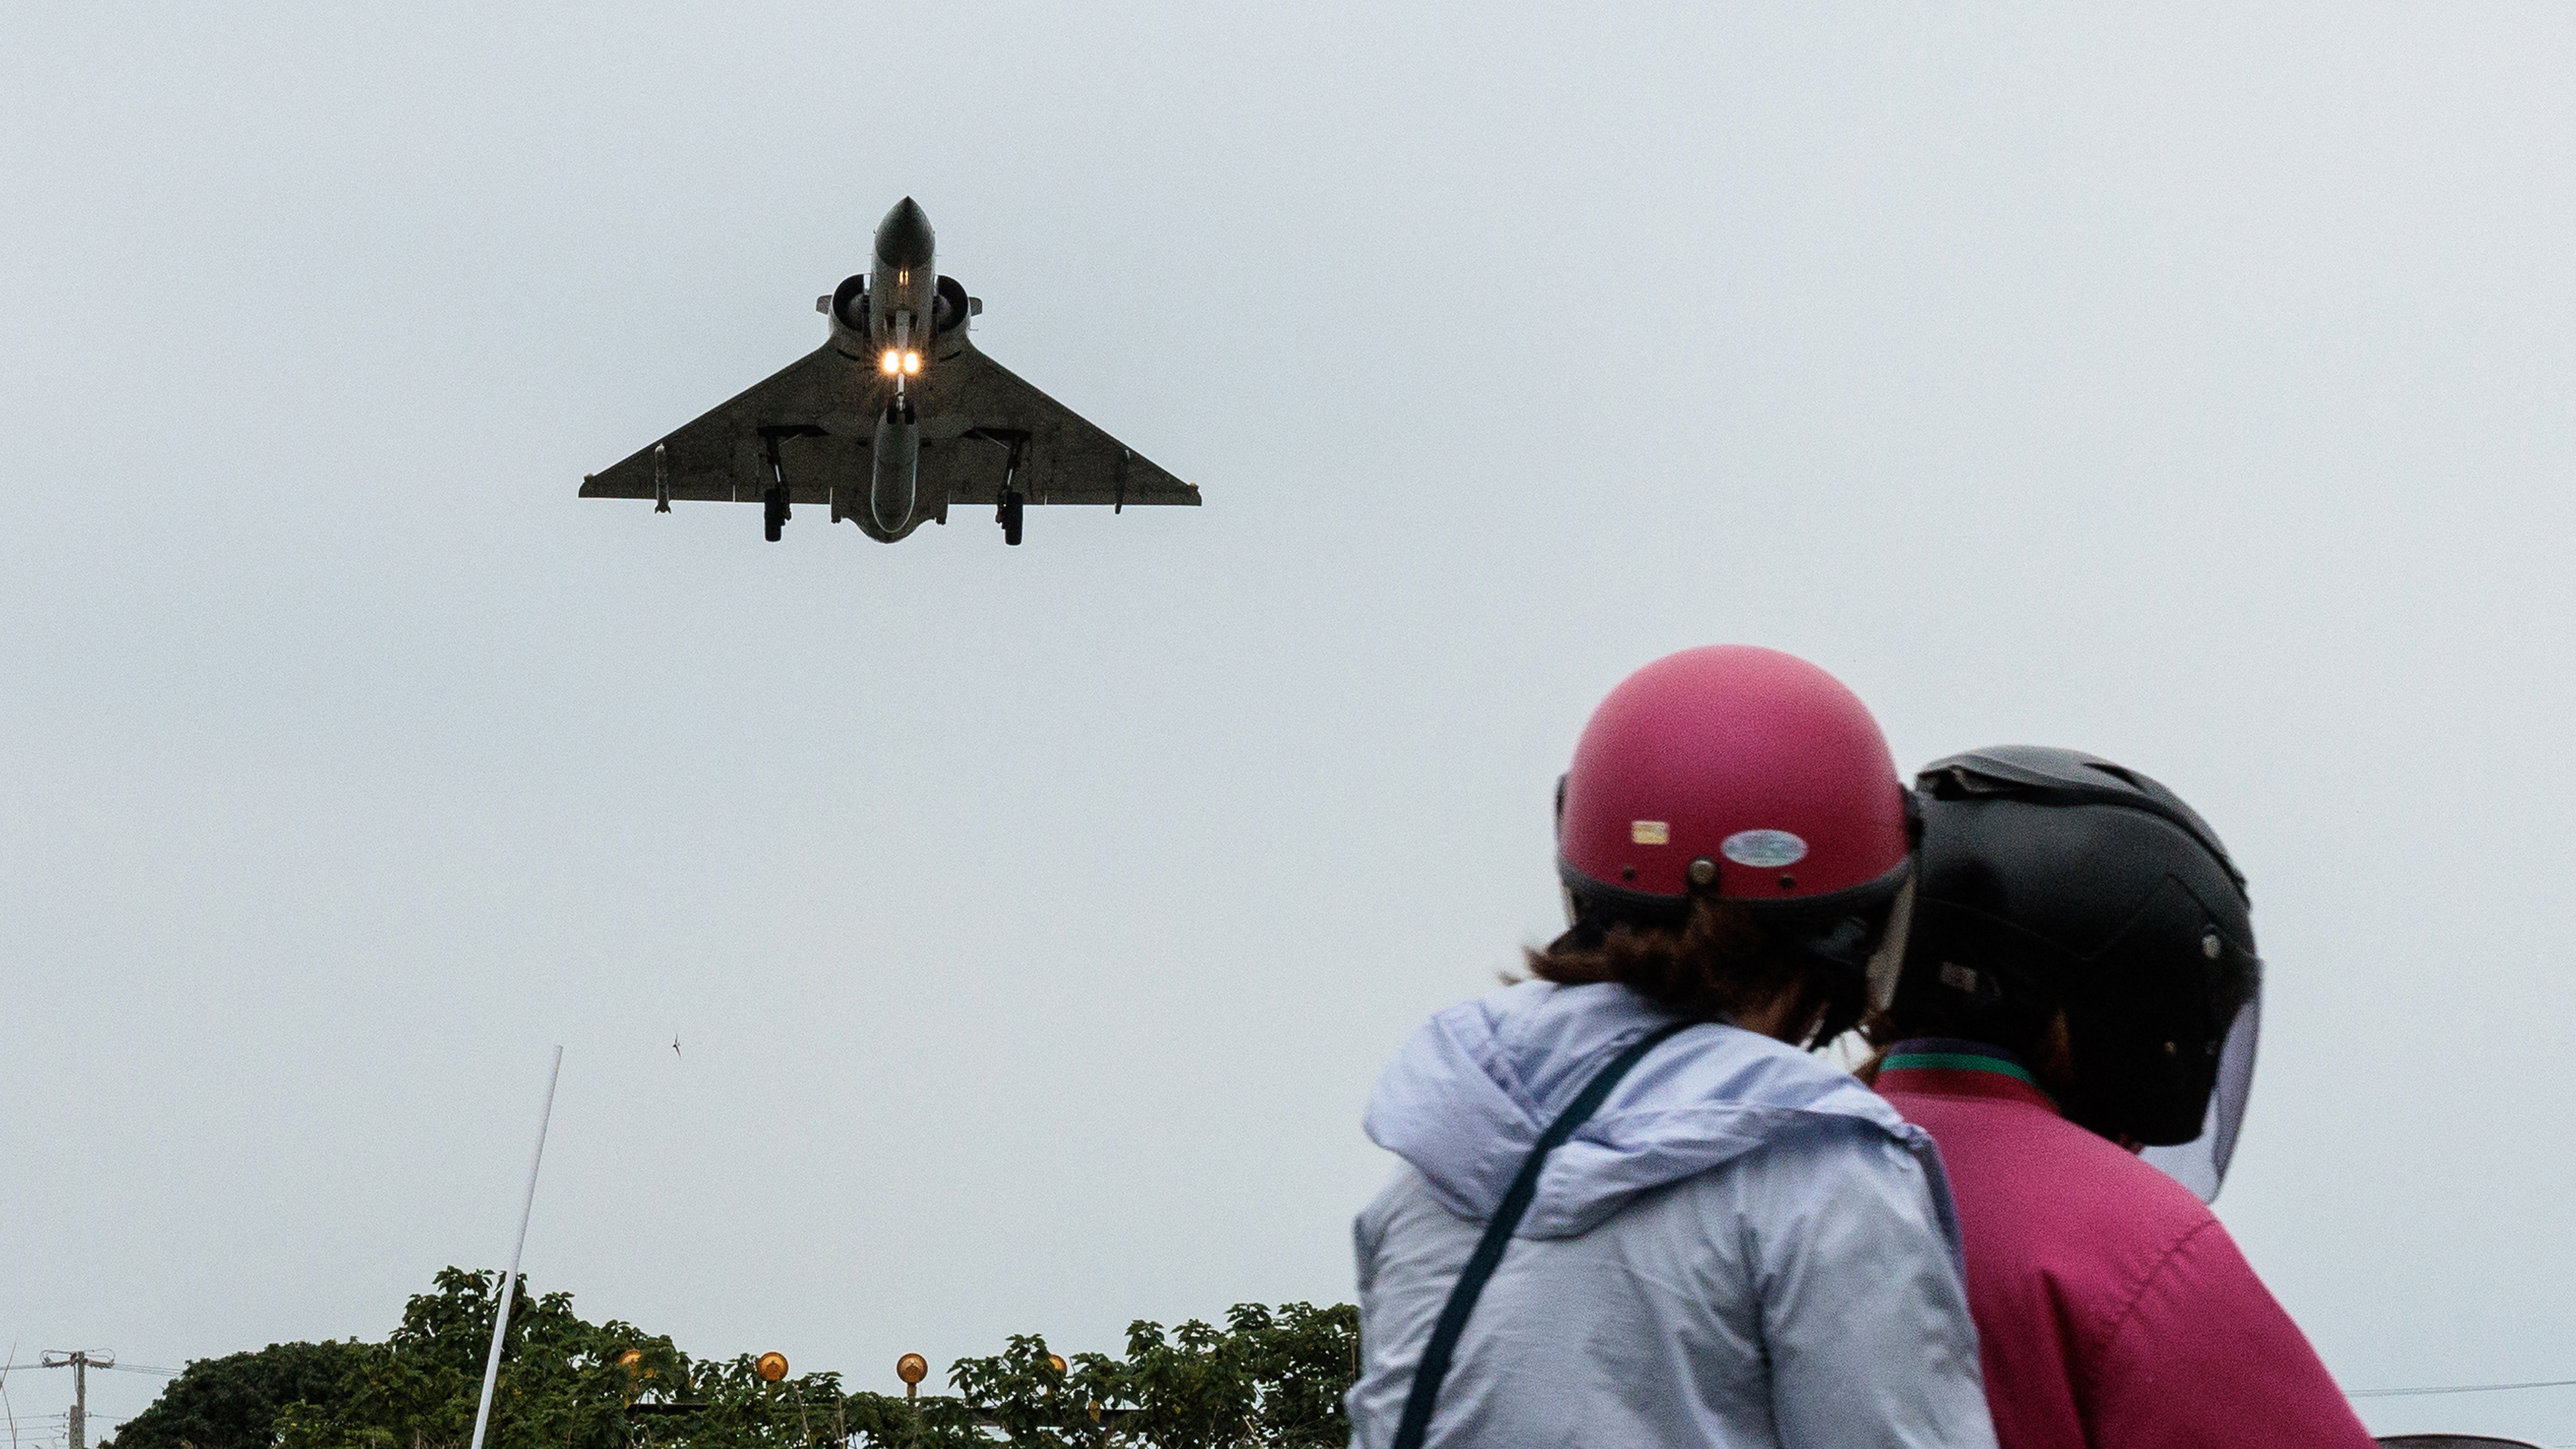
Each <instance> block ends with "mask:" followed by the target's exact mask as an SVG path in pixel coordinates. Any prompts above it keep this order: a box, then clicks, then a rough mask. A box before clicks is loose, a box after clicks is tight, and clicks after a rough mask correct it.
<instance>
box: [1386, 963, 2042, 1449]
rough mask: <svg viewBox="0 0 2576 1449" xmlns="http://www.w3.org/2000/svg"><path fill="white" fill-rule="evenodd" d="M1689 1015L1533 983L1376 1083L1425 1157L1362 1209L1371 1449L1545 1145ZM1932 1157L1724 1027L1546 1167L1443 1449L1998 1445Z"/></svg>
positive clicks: (1436, 1439)
mask: <svg viewBox="0 0 2576 1449" xmlns="http://www.w3.org/2000/svg"><path fill="white" fill-rule="evenodd" d="M1668 1020H1670V1018H1669V1017H1667V1016H1665V1015H1663V1014H1662V1013H1661V1012H1659V1011H1657V1010H1656V1009H1655V1008H1653V1007H1652V1006H1649V1005H1648V1004H1647V1003H1646V1002H1645V1001H1644V1000H1642V999H1641V998H1639V997H1637V996H1636V995H1635V994H1633V993H1631V992H1629V991H1628V990H1627V989H1626V988H1624V987H1620V986H1608V985H1601V986H1571V987H1566V986H1553V985H1549V984H1547V983H1545V982H1527V983H1524V984H1522V985H1519V986H1513V987H1508V988H1505V989H1504V990H1501V991H1497V992H1494V993H1493V994H1491V995H1489V996H1486V997H1484V998H1482V999H1481V1000H1477V1001H1470V1002H1464V1003H1461V1004H1460V1005H1457V1006H1453V1007H1451V1008H1449V1009H1448V1010H1446V1011H1443V1012H1441V1013H1440V1014H1439V1015H1437V1016H1434V1017H1433V1018H1432V1019H1431V1020H1430V1022H1429V1023H1428V1024H1426V1025H1425V1026H1424V1027H1423V1028H1422V1029H1421V1030H1420V1031H1419V1032H1417V1033H1415V1035H1414V1037H1413V1040H1412V1041H1411V1042H1409V1043H1407V1044H1406V1046H1405V1048H1404V1051H1403V1053H1402V1054H1401V1055H1399V1056H1398V1057H1397V1058H1396V1060H1395V1062H1394V1063H1393V1064H1392V1065H1391V1066H1389V1067H1388V1068H1387V1070H1386V1074H1385V1075H1384V1076H1383V1077H1382V1078H1380V1079H1379V1082H1378V1086H1377V1093H1376V1095H1375V1097H1374V1098H1372V1099H1371V1101H1370V1103H1369V1111H1368V1124H1367V1125H1368V1133H1369V1136H1370V1137H1371V1138H1372V1139H1373V1140H1375V1141H1376V1142H1377V1144H1378V1145H1379V1146H1381V1147H1384V1148H1386V1149H1388V1150H1389V1151H1391V1152H1394V1153H1396V1154H1397V1155H1398V1156H1400V1157H1402V1158H1403V1159H1404V1163H1403V1165H1401V1166H1400V1167H1398V1169H1397V1170H1396V1174H1395V1178H1394V1180H1393V1181H1392V1182H1390V1183H1389V1184H1388V1185H1387V1187H1386V1190H1385V1191H1383V1192H1381V1193H1379V1194H1378V1196H1377V1199H1376V1201H1374V1202H1372V1203H1370V1204H1369V1205H1368V1207H1367V1208H1366V1209H1364V1210H1363V1211H1362V1212H1361V1213H1360V1216H1359V1220H1358V1222H1357V1224H1356V1225H1355V1233H1356V1237H1357V1240H1358V1248H1359V1289H1360V1341H1361V1350H1362V1356H1363V1362H1362V1365H1361V1372H1360V1378H1359V1382H1358V1383H1356V1384H1355V1385H1353V1386H1352V1388H1351V1392H1350V1398H1349V1405H1350V1411H1351V1443H1352V1445H1353V1446H1354V1449H1384V1446H1385V1445H1387V1444H1389V1443H1390V1442H1391V1441H1392V1440H1393V1439H1394V1437H1395V1428H1396V1424H1397V1421H1398V1420H1399V1419H1401V1418H1402V1417H1403V1413H1404V1402H1405V1396H1406V1394H1407V1393H1408V1392H1409V1391H1410V1389H1411V1387H1412V1383H1413V1367H1414V1364H1415V1362H1416V1360H1418V1359H1419V1358H1420V1357H1421V1354H1422V1348H1423V1345H1424V1343H1425V1342H1426V1341H1427V1340H1428V1339H1429V1338H1430V1336H1431V1327H1432V1324H1433V1323H1434V1321H1436V1320H1437V1319H1438V1318H1439V1316H1440V1310H1441V1307H1442V1305H1443V1304H1444V1303H1446V1302H1447V1300H1448V1297H1449V1290H1450V1288H1451V1286H1452V1285H1453V1284H1454V1283H1455V1282H1456V1281H1457V1277H1458V1272H1459V1269H1460V1268H1461V1266H1463V1265H1464V1264H1465V1262H1466V1260H1467V1256H1468V1254H1469V1253H1471V1252H1473V1251H1474V1250H1475V1246H1476V1240H1477V1238H1478V1237H1479V1235H1480V1234H1481V1233H1482V1232H1483V1230H1484V1221H1485V1218H1486V1216H1487V1215H1488V1214H1489V1213H1490V1212H1491V1211H1492V1209H1493V1207H1494V1205H1495V1204H1496V1203H1497V1202H1499V1201H1500V1200H1501V1198H1502V1196H1503V1193H1504V1190H1505V1189H1506V1188H1507V1187H1508V1186H1509V1185H1510V1183H1511V1180H1512V1177H1513V1176H1514V1174H1516V1173H1517V1172H1518V1171H1519V1170H1520V1166H1521V1162H1522V1160H1523V1159H1524V1158H1525V1157H1527V1156H1528V1154H1529V1150H1530V1147H1531V1146H1532V1144H1533V1143H1535V1142H1536V1140H1537V1138H1538V1136H1539V1134H1540V1133H1541V1132H1544V1131H1545V1130H1546V1129H1547V1126H1548V1124H1549V1123H1550V1122H1551V1121H1553V1120H1555V1117H1556V1115H1557V1113H1558V1112H1559V1111H1560V1110H1562V1109H1563V1108H1564V1106H1565V1104H1566V1103H1567V1102H1568V1101H1570V1100H1571V1099H1572V1098H1573V1097H1574V1096H1575V1095H1576V1094H1577V1093H1578V1092H1580V1091H1581V1090H1582V1089H1583V1086H1584V1084H1585V1083H1586V1082H1588V1081H1590V1080H1591V1079H1592V1076H1593V1074H1594V1073H1595V1072H1597V1071H1599V1070H1600V1068H1601V1066H1602V1065H1603V1064H1604V1063H1605V1062H1607V1061H1609V1060H1610V1059H1611V1058H1612V1057H1614V1056H1616V1055H1618V1053H1619V1051H1620V1050H1621V1049H1622V1048H1624V1047H1626V1046H1628V1045H1629V1044H1630V1043H1632V1042H1634V1041H1636V1040H1637V1039H1638V1038H1639V1037H1641V1036H1643V1035H1644V1034H1645V1033H1647V1032H1648V1031H1651V1030H1653V1029H1654V1028H1655V1027H1657V1026H1659V1025H1661V1024H1663V1023H1664V1022H1666V1021H1668ZM1958 1254H1959V1234H1958V1227H1957V1224H1956V1222H1955V1221H1954V1220H1953V1218H1952V1216H1951V1209H1950V1194H1949V1189H1948V1187H1947V1185H1946V1184H1945V1183H1944V1181H1943V1179H1942V1176H1941V1160H1940V1157H1939V1155H1938V1153H1937V1152H1936V1151H1935V1150H1934V1149H1933V1146H1932V1142H1931V1139H1930V1138H1929V1137H1927V1136H1926V1135H1924V1133H1923V1132H1922V1131H1921V1130H1920V1129H1918V1128H1916V1127H1913V1126H1911V1125H1909V1124H1907V1123H1906V1122H1904V1121H1903V1120H1902V1119H1900V1118H1899V1117H1898V1116H1897V1115H1896V1113H1895V1111H1894V1110H1892V1109H1891V1108H1889V1106H1888V1105H1887V1104H1886V1103H1885V1102H1883V1101H1881V1100H1880V1099H1879V1098H1878V1096H1877V1095H1876V1094H1875V1093H1873V1092H1871V1091H1870V1090H1869V1089H1868V1088H1866V1087H1864V1086H1862V1085H1861V1084H1860V1083H1859V1082H1858V1081H1856V1080H1854V1079H1853V1078H1852V1077H1851V1076H1850V1075H1848V1074H1846V1073H1844V1072H1840V1071H1837V1070H1835V1069H1834V1068H1833V1067H1831V1066H1829V1065H1827V1064H1826V1063H1824V1062H1822V1061H1820V1060H1818V1059H1816V1058H1815V1057H1814V1056H1811V1055H1809V1054H1808V1053H1805V1052H1802V1051H1799V1050H1797V1049H1796V1048H1794V1047H1790V1046H1786V1045H1784V1044H1782V1043H1780V1042H1776V1041H1773V1040H1771V1039H1769V1038H1767V1037H1763V1036H1758V1035H1755V1034H1754V1033H1752V1032H1747V1031H1740V1030H1738V1029H1736V1028H1734V1027H1731V1026H1723V1025H1716V1024H1709V1025H1703V1026H1696V1027H1692V1028H1690V1029H1689V1030H1686V1031H1684V1032H1682V1033H1681V1034H1680V1035H1678V1036H1675V1037H1674V1038H1672V1039H1671V1040H1670V1041H1667V1042H1664V1043H1663V1044H1662V1045H1660V1046H1658V1047H1656V1048H1655V1049H1654V1050H1653V1051H1652V1052H1651V1053H1649V1054H1648V1055H1647V1057H1646V1058H1645V1059H1644V1060H1643V1061H1641V1062H1639V1063H1638V1064H1637V1066H1636V1067H1635V1069H1634V1070H1632V1071H1631V1072H1629V1074H1628V1076H1627V1077H1626V1078H1625V1079H1624V1080H1622V1081H1621V1082H1620V1084H1619V1086H1618V1088H1617V1089H1616V1090H1615V1091H1613V1092H1612V1093H1611V1095H1610V1096H1609V1098H1608V1099H1607V1100H1606V1101H1604V1102H1603V1103H1602V1105H1601V1109H1600V1110H1599V1112H1597V1113H1596V1114H1595V1115H1594V1116H1593V1118H1592V1120H1591V1121H1590V1123H1589V1124H1587V1125H1586V1126H1584V1127H1583V1128H1582V1129H1581V1130H1580V1131H1578V1132H1576V1133H1575V1134H1574V1136H1573V1138H1572V1139H1571V1140H1569V1141H1568V1142H1566V1144H1565V1145H1564V1146H1562V1147H1560V1148H1558V1149H1557V1150H1556V1152H1555V1153H1554V1154H1553V1155H1552V1156H1550V1157H1549V1159H1548V1163H1547V1167H1546V1170H1545V1172H1544V1174H1543V1175H1542V1176H1541V1177H1540V1179H1539V1187H1538V1196H1537V1198H1536V1199H1535V1200H1534V1201H1533V1202H1532V1203H1531V1205H1530V1210H1529V1214H1528V1216H1527V1217H1525V1218H1524V1219H1523V1220H1522V1222H1521V1225H1520V1228H1519V1231H1518V1232H1517V1233H1516V1234H1515V1235H1514V1239H1513V1242H1512V1244H1511V1247H1510V1249H1509V1251H1507V1252H1506V1253H1505V1254H1504V1255H1503V1260H1502V1265H1501V1267H1500V1268H1499V1269H1498V1270H1497V1271H1496V1272H1495V1274H1494V1277H1493V1279H1492V1281H1491V1282H1490V1283H1488V1284H1487V1285H1486V1287H1485V1291H1484V1295H1483V1297H1482V1298H1481V1299H1480V1300H1479V1301H1478V1302H1477V1304H1476V1308H1475V1313H1474V1315H1473V1316H1472V1317H1471V1318H1469V1320H1468V1322H1467V1329H1466V1333H1465V1336H1464V1337H1462V1338H1461V1339H1460V1340H1459V1342H1458V1348H1457V1354H1456V1357H1455V1359H1454V1361H1453V1363H1452V1365H1451V1367H1450V1370H1449V1374H1448V1377H1447V1379H1446V1380H1445V1381H1444V1382H1443V1384H1442V1386H1441V1389H1440V1395H1439V1401H1438V1402H1439V1408H1438V1412H1437V1413H1435V1414H1434V1415H1433V1417H1432V1420H1431V1432H1430V1434H1429V1436H1428V1438H1427V1440H1426V1441H1425V1442H1426V1449H1428V1446H1442V1445H1448V1446H1463V1445H1475V1446H1479V1449H1523V1446H1528V1449H1537V1446H1542V1445H1544V1446H1558V1445H1589V1446H1610V1445H1617V1446H1636V1449H1644V1446H1655V1445H1694V1446H1695V1445H1725V1446H1741V1449H1753V1446H1761V1449H1770V1446H1775V1445H1778V1446H1791V1449H1896V1446H1906V1449H1931V1446H1944V1449H1948V1446H1956V1449H1991V1446H1992V1445H1993V1444H1994V1442H1995V1441H1994V1430H1993V1428H1992V1426H1991V1425H1990V1423H1989V1422H1988V1419H1987V1416H1986V1402H1985V1396H1984V1393H1983V1390H1982V1387H1981V1384H1980V1378H1979V1370H1978V1362H1977V1337H1976V1328H1975V1326H1974V1325H1973V1324H1972V1323H1971V1322H1970V1320H1969V1317H1968V1301H1967V1293H1966V1290H1965V1288H1964V1287H1963V1286H1962V1281H1961V1273H1960V1269H1959V1256H1958Z"/></svg>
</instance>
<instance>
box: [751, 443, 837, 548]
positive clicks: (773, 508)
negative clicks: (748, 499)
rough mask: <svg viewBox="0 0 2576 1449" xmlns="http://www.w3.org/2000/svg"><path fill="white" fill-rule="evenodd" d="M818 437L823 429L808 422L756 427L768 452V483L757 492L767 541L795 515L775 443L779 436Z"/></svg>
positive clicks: (761, 520) (771, 540) (762, 531)
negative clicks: (789, 505)
mask: <svg viewBox="0 0 2576 1449" xmlns="http://www.w3.org/2000/svg"><path fill="white" fill-rule="evenodd" d="M821 436H823V430H822V429H821V428H818V427H816V426H814V425H813V424H811V423H790V424H787V425H785V426H778V427H767V428H762V429H761V430H760V443H761V449H762V451H764V452H766V453H767V454H768V455H769V486H768V487H767V488H764V489H762V490H761V492H760V531H761V533H762V534H763V535H765V536H766V537H767V538H768V539H769V541H770V542H771V543H776V542H778V531H779V530H780V529H783V528H785V527H786V526H787V520H788V519H789V518H791V517H793V516H794V515H795V511H794V510H793V509H791V508H789V507H788V506H787V469H786V467H785V466H784V465H782V464H781V463H780V462H779V461H778V442H779V440H780V439H781V438H819V437H821ZM735 496H737V497H739V496H740V495H739V494H737V495H735Z"/></svg>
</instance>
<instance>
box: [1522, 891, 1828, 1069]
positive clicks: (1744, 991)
mask: <svg viewBox="0 0 2576 1449" xmlns="http://www.w3.org/2000/svg"><path fill="white" fill-rule="evenodd" d="M1528 957H1529V969H1530V974H1531V975H1533V976H1536V977H1538V978H1539V979H1540V980H1542V981H1553V982H1555V983H1557V984H1558V985H1560V986H1588V985H1592V984H1594V983H1596V982H1603V981H1615V982H1617V983H1618V984H1620V985H1622V986H1625V987H1627V988H1628V989H1629V990H1631V991H1633V992H1635V993H1637V994H1638V995H1639V996H1642V997H1644V998H1646V999H1647V1000H1648V1001H1651V1002H1653V1003H1654V1004H1655V1005H1657V1006H1659V1007H1662V1008H1663V1009H1664V1010H1666V1011H1669V1012H1671V1013H1672V1014H1673V1015H1675V1016H1678V1017H1681V1018H1683V1019H1685V1020H1689V1021H1726V1020H1731V1019H1732V1018H1733V1017H1735V1016H1736V1015H1737V1014H1738V1013H1740V1012H1743V1011H1745V1010H1747V1009H1748V1008H1756V1007H1762V1006H1767V1005H1769V1004H1770V1003H1772V1002H1774V1001H1777V1000H1778V999H1779V998H1780V996H1781V994H1782V993H1784V992H1787V991H1792V990H1799V991H1801V992H1802V995H1803V997H1804V1002H1803V1003H1802V1006H1801V1012H1802V1014H1806V1013H1812V1011H1813V1010H1814V1009H1815V1007H1816V1006H1820V1005H1824V1004H1826V996H1825V995H1824V994H1823V993H1825V992H1826V990H1827V988H1826V986H1825V983H1824V982H1822V981H1821V980H1819V979H1818V976H1817V973H1816V972H1815V971H1814V970H1813V969H1812V968H1811V967H1810V965H1809V964H1808V962H1807V960H1806V959H1805V957H1804V956H1803V954H1802V953H1799V952H1796V951H1793V950H1789V949H1786V948H1784V947H1783V945H1782V944H1781V943H1780V942H1779V941H1778V940H1776V939H1774V938H1773V936H1772V933H1771V932H1769V931H1767V930H1764V929H1763V927H1762V924H1761V922H1760V921H1758V920H1756V919H1755V918H1754V914H1753V912H1752V911H1750V910H1748V909H1746V908H1745V906H1744V905H1743V903H1741V902H1739V901H1729V900H1720V899H1717V898H1715V897H1709V896H1703V897H1701V898H1699V899H1698V900H1696V901H1694V902H1693V903H1692V904H1691V907H1690V911H1689V914H1688V915H1687V916H1686V917H1684V918H1683V919H1682V920H1681V921H1679V922H1677V923H1676V924H1674V925H1665V926H1657V925H1648V924H1642V923H1638V922H1632V921H1631V922H1620V923H1618V924H1615V925H1611V926H1608V927H1607V928H1606V929H1597V928H1588V927H1578V928H1577V929H1575V930H1571V931H1568V932H1566V933H1565V934H1564V935H1562V936H1559V937H1558V938H1557V939H1556V940H1554V941H1553V942H1550V943H1549V944H1548V945H1547V946H1546V947H1544V948H1542V949H1540V950H1536V951H1531V952H1529V953H1528ZM1836 1014H1838V1013H1833V1012H1828V1013H1827V1015H1828V1016H1829V1017H1830V1016H1833V1015H1836ZM1830 1024H1831V1023H1830V1022H1829V1023H1828V1025H1830ZM1816 1045H1819V1046H1821V1045H1823V1043H1822V1042H1818V1043H1816Z"/></svg>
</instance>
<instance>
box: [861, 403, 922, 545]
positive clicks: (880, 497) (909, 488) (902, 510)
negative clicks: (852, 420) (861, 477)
mask: <svg viewBox="0 0 2576 1449" xmlns="http://www.w3.org/2000/svg"><path fill="white" fill-rule="evenodd" d="M868 451H869V455H870V458H871V460H872V465H873V469H874V472H873V476H871V477H870V478H869V480H868V516H869V517H870V518H873V519H874V520H876V525H877V527H878V528H879V529H880V530H882V531H883V532H884V533H886V534H887V536H889V537H892V536H894V535H897V534H900V533H902V532H903V526H904V525H905V524H907V523H910V522H911V521H912V507H913V502H914V499H915V497H916V495H917V493H918V491H919V488H920V482H921V423H920V420H919V419H918V418H916V417H915V416H914V415H913V410H912V404H910V403H908V402H890V403H887V404H886V409H885V411H884V412H882V413H879V414H878V415H877V439H876V446H875V447H873V448H871V449H869V450H868Z"/></svg>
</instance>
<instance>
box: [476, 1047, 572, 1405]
mask: <svg viewBox="0 0 2576 1449" xmlns="http://www.w3.org/2000/svg"><path fill="white" fill-rule="evenodd" d="M562 1075H563V1048H562V1047H556V1048H555V1064H554V1067H553V1068H552V1069H551V1070H549V1071H548V1072H547V1073H546V1105H545V1110H543V1111H541V1112H539V1113H538V1114H537V1150H536V1151H535V1152H533V1153H531V1154H529V1156H528V1196H527V1198H526V1200H525V1201H523V1202H521V1203H520V1204H519V1241H518V1242H517V1243H516V1244H514V1245H512V1247H511V1249H510V1272H509V1275H508V1276H507V1277H505V1278H503V1279H502V1280H501V1311H500V1312H498V1313H496V1314H494V1315H493V1316H492V1352H491V1354H490V1355H489V1356H487V1357H486V1358H485V1359H484V1360H483V1402H482V1403H481V1404H479V1405H477V1406H476V1407H475V1410H474V1449H483V1430H484V1429H485V1427H486V1426H488V1425H489V1424H490V1423H491V1422H492V1386H493V1385H494V1384H495V1383H498V1382H499V1381H500V1378H501V1335H502V1334H504V1333H506V1332H508V1331H509V1328H510V1302H511V1300H512V1299H513V1298H514V1297H516V1296H517V1294H518V1290H519V1254H520V1253H522V1252H524V1251H526V1249H527V1246H528V1214H530V1213H532V1212H534V1211H536V1207H537V1164H539V1163H541V1162H543V1161H545V1160H546V1124H547V1123H548V1122H551V1121H553V1120H554V1115H555V1078H557V1077H560V1076H562Z"/></svg>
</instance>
